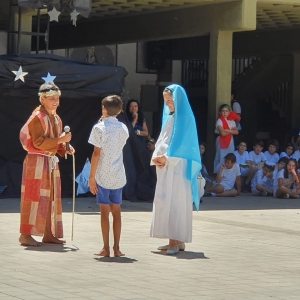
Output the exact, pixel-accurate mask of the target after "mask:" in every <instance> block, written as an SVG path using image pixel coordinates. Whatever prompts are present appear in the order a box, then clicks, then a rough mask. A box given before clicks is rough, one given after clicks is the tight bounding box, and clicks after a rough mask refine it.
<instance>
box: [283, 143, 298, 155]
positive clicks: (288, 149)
mask: <svg viewBox="0 0 300 300" xmlns="http://www.w3.org/2000/svg"><path fill="white" fill-rule="evenodd" d="M294 152H295V146H294V144H293V143H291V142H288V143H286V145H285V152H284V151H283V152H281V153H280V157H288V158H294V157H293V154H294Z"/></svg>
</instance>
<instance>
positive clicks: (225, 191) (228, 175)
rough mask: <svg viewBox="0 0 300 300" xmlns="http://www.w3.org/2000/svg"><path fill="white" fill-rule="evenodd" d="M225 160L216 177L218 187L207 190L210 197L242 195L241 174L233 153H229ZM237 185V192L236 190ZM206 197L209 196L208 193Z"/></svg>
mask: <svg viewBox="0 0 300 300" xmlns="http://www.w3.org/2000/svg"><path fill="white" fill-rule="evenodd" d="M224 160H225V163H224V164H221V167H220V170H219V172H218V174H217V177H216V185H214V186H212V187H209V188H207V189H206V192H208V193H210V196H218V197H235V196H237V195H240V194H241V177H240V175H241V172H240V167H239V165H238V164H237V163H236V157H235V155H234V154H233V153H228V154H227V155H226V156H225V157H224ZM235 183H236V187H237V190H236V189H234V184H235ZM206 196H209V195H208V194H207V193H206Z"/></svg>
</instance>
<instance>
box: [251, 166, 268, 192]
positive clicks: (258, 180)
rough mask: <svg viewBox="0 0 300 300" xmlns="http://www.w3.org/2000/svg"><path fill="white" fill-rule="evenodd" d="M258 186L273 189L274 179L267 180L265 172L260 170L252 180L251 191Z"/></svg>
mask: <svg viewBox="0 0 300 300" xmlns="http://www.w3.org/2000/svg"><path fill="white" fill-rule="evenodd" d="M258 184H260V185H263V186H265V187H266V188H267V189H272V188H273V178H267V177H266V176H264V174H263V170H262V169H260V170H258V171H257V172H256V173H255V175H254V177H253V178H252V180H251V189H252V190H253V189H255V188H256V185H258Z"/></svg>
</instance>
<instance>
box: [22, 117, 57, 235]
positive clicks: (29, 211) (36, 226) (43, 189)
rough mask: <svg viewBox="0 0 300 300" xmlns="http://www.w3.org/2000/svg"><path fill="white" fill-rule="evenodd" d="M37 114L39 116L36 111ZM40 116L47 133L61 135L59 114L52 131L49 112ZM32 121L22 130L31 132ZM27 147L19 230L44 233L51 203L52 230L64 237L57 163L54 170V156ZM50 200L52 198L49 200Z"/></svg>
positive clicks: (27, 232)
mask: <svg viewBox="0 0 300 300" xmlns="http://www.w3.org/2000/svg"><path fill="white" fill-rule="evenodd" d="M35 115H37V114H36V112H35ZM38 117H39V120H40V121H41V123H42V126H43V128H44V129H45V136H47V137H55V135H57V136H59V135H60V134H61V131H62V124H61V120H60V118H59V117H58V116H55V117H57V118H56V122H55V123H56V124H55V126H57V128H55V129H56V130H53V128H52V126H51V122H50V120H49V118H48V117H47V115H46V114H44V113H43V112H40V113H39V114H38ZM31 121H32V116H31V117H30V118H29V119H28V121H27V122H26V124H25V125H24V127H23V128H22V130H21V133H22V131H23V133H24V131H25V132H26V127H27V132H28V123H29V122H31ZM54 132H55V133H56V134H54ZM23 136H24V135H23ZM23 141H26V139H23ZM21 142H22V139H21ZM28 144H29V145H32V141H30V142H29V143H28V140H27V141H26V146H27V145H28ZM23 146H24V144H23ZM24 148H25V147H24ZM28 150H29V151H30V152H29V153H28V154H27V156H26V157H25V160H24V163H23V174H22V185H21V206H20V209H21V220H20V233H22V234H26V235H37V236H42V235H43V234H44V230H45V226H46V219H47V212H48V209H49V205H51V206H52V207H51V211H52V217H51V221H52V222H51V230H52V233H53V235H54V236H55V237H56V238H62V237H63V225H62V204H61V183H60V182H61V181H60V172H59V169H58V163H57V162H56V163H55V169H51V159H52V158H53V157H52V158H51V157H49V156H44V155H43V154H41V153H40V152H42V151H41V150H38V149H36V150H37V151H34V149H33V148H32V147H30V149H28ZM34 152H35V153H34ZM50 199H51V200H53V201H50Z"/></svg>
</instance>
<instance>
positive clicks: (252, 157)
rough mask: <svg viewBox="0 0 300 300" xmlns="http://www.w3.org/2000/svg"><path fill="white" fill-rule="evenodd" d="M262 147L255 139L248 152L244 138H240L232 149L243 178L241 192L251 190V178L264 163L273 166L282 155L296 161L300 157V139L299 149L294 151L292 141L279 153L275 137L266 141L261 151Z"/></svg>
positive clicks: (261, 143)
mask: <svg viewBox="0 0 300 300" xmlns="http://www.w3.org/2000/svg"><path fill="white" fill-rule="evenodd" d="M263 148H264V143H263V141H261V140H255V141H254V143H253V150H252V151H251V152H249V153H248V152H247V143H246V142H245V141H244V140H240V141H239V143H238V145H237V150H236V151H234V154H235V156H236V162H237V164H239V166H240V172H241V177H242V179H243V180H242V191H243V192H251V185H250V183H251V180H252V178H253V177H254V175H255V174H256V172H257V171H258V170H260V169H262V167H263V165H264V164H267V165H269V166H275V165H276V164H277V163H278V161H279V159H280V158H282V157H286V158H293V159H295V160H296V161H298V160H299V158H300V150H299V149H300V141H299V142H298V148H299V149H298V150H297V151H294V150H295V149H294V144H293V143H287V144H286V147H285V151H283V152H281V153H280V155H279V154H278V153H277V152H276V151H278V149H279V144H278V142H277V141H276V140H275V139H273V140H270V141H269V142H268V150H267V151H265V152H263V151H262V150H263Z"/></svg>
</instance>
